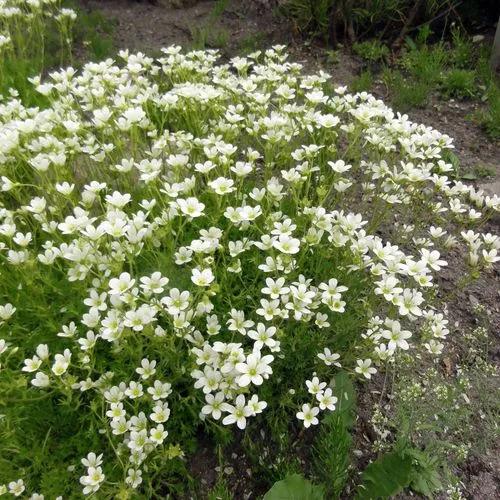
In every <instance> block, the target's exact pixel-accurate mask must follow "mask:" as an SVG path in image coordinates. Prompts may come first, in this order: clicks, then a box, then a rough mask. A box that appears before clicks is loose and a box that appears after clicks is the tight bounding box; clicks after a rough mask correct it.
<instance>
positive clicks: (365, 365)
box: [354, 359, 377, 379]
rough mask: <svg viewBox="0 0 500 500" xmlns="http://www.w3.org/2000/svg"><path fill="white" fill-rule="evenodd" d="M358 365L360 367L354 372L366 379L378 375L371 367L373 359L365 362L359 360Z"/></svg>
mask: <svg viewBox="0 0 500 500" xmlns="http://www.w3.org/2000/svg"><path fill="white" fill-rule="evenodd" d="M356 364H357V365H358V366H356V368H355V369H354V371H355V372H356V373H359V374H360V375H363V376H364V377H366V378H368V379H370V378H372V375H373V374H375V373H377V369H376V368H374V367H373V366H371V364H372V360H371V359H365V360H362V359H358V360H357V361H356Z"/></svg>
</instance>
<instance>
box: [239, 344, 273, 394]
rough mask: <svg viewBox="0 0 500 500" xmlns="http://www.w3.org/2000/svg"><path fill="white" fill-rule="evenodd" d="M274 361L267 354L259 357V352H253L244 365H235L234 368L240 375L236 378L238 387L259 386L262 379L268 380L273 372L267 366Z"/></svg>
mask: <svg viewBox="0 0 500 500" xmlns="http://www.w3.org/2000/svg"><path fill="white" fill-rule="evenodd" d="M273 360H274V356H272V355H271V354H268V355H266V356H261V354H260V352H258V351H255V352H253V353H252V354H249V355H248V356H247V358H246V360H245V362H244V363H237V364H236V366H235V368H236V370H237V371H238V372H239V373H240V374H241V375H239V376H238V379H237V380H238V385H239V386H240V387H246V386H247V385H249V384H250V383H252V384H255V385H261V384H262V382H263V381H264V378H268V377H269V375H270V374H272V373H273V370H272V369H271V367H270V366H269V365H270V364H271V363H272V361H273Z"/></svg>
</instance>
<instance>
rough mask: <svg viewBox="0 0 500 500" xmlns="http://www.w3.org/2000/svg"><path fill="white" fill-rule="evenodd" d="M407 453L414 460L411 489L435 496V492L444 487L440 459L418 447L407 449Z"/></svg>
mask: <svg viewBox="0 0 500 500" xmlns="http://www.w3.org/2000/svg"><path fill="white" fill-rule="evenodd" d="M405 454H406V455H407V456H408V457H410V458H411V459H412V462H413V466H412V472H411V474H410V487H411V489H412V490H414V491H416V492H417V493H420V494H421V495H424V496H426V497H428V498H433V497H434V492H436V491H438V490H441V489H442V488H443V485H442V483H441V480H440V473H439V472H440V470H439V469H440V466H439V459H438V458H436V457H433V456H431V455H430V454H429V453H428V452H426V451H422V450H419V449H416V448H409V449H407V450H405Z"/></svg>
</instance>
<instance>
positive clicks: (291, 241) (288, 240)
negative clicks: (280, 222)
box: [273, 234, 300, 255]
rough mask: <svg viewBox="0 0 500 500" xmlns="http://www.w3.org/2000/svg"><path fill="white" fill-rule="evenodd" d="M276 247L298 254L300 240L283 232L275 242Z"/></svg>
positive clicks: (288, 252)
mask: <svg viewBox="0 0 500 500" xmlns="http://www.w3.org/2000/svg"><path fill="white" fill-rule="evenodd" d="M273 246H274V248H276V250H279V251H280V252H282V253H286V254H292V255H293V254H296V253H298V252H299V250H300V240H298V239H297V238H292V237H290V236H288V235H286V234H282V235H281V236H280V237H279V239H278V240H275V241H274V242H273Z"/></svg>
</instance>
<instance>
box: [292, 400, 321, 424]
mask: <svg viewBox="0 0 500 500" xmlns="http://www.w3.org/2000/svg"><path fill="white" fill-rule="evenodd" d="M318 413H319V408H318V407H317V406H313V407H311V406H310V405H308V404H304V405H302V411H299V412H297V418H298V419H299V420H303V421H304V427H305V428H306V429H307V428H308V427H311V425H318V423H319V420H318V419H317V418H316V415H318Z"/></svg>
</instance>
